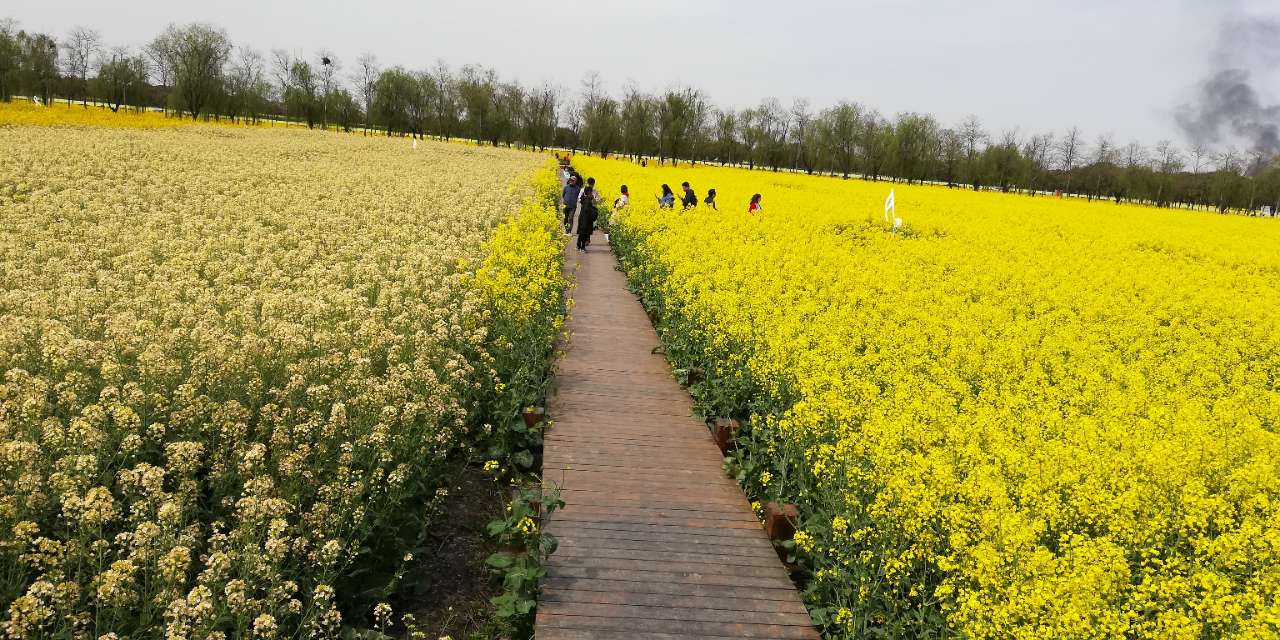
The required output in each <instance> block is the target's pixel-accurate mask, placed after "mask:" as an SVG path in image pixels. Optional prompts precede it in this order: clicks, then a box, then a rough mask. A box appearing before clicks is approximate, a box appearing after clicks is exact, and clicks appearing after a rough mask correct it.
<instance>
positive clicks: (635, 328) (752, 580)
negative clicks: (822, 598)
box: [535, 234, 818, 640]
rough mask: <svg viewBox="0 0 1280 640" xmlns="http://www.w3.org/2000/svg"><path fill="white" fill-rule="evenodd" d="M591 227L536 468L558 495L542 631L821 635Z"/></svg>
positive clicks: (570, 257) (562, 634) (635, 638)
mask: <svg viewBox="0 0 1280 640" xmlns="http://www.w3.org/2000/svg"><path fill="white" fill-rule="evenodd" d="M603 240H604V238H603V236H602V234H596V237H595V239H594V241H595V242H596V243H597V244H596V246H594V247H592V249H591V251H590V252H588V253H587V254H585V255H584V254H580V253H578V252H577V251H576V250H574V248H573V247H572V245H571V246H570V247H569V248H568V249H567V250H566V256H567V259H566V262H567V263H568V266H569V267H570V268H572V267H573V266H574V265H577V266H578V267H579V268H578V270H577V288H576V289H575V290H574V291H573V298H574V304H575V306H574V308H573V310H572V312H571V315H572V316H573V318H572V321H571V322H570V323H569V328H570V330H571V331H572V337H571V339H570V342H569V344H568V345H566V347H567V351H568V353H567V356H566V357H565V358H564V359H562V360H561V361H560V362H559V363H558V364H557V368H556V376H555V381H554V384H553V390H552V393H551V396H550V397H549V398H548V402H547V414H548V417H549V418H550V419H552V420H554V426H553V427H552V428H551V429H550V430H549V431H548V433H547V436H546V445H545V449H544V461H543V475H544V477H545V479H546V482H547V483H548V484H554V485H557V486H559V487H561V490H562V494H561V495H562V497H563V499H564V501H565V503H566V506H565V508H564V509H563V510H562V511H558V512H556V513H555V514H553V515H552V516H551V519H550V522H548V523H547V525H546V527H547V529H546V530H547V531H549V532H551V533H553V534H555V535H556V536H557V537H559V539H560V548H559V550H558V551H557V552H556V553H555V554H554V555H553V556H551V559H550V561H549V562H548V565H547V578H546V579H545V581H544V583H543V589H542V595H541V597H540V598H539V601H538V615H537V622H536V628H535V636H536V638H537V639H538V640H585V639H588V638H592V639H594V638H607V639H619V640H621V639H622V638H627V639H629V640H681V639H684V638H815V639H816V638H817V637H818V634H817V632H816V631H815V630H814V629H813V627H812V625H811V623H810V620H809V615H808V613H807V612H806V611H805V608H804V605H803V604H802V603H801V600H800V597H799V595H798V594H797V593H796V590H795V588H794V587H793V585H792V583H791V580H790V578H789V577H788V576H787V573H786V571H785V570H784V569H783V567H782V564H781V563H780V562H779V560H778V557H777V555H776V554H775V553H774V551H773V547H772V546H771V545H770V543H769V540H768V538H767V537H766V536H765V534H764V531H763V529H762V528H761V526H760V523H759V521H758V520H756V518H755V516H754V515H753V514H752V512H751V507H750V505H749V504H748V503H747V500H746V498H745V497H744V496H743V494H742V491H741V489H739V487H738V486H737V484H735V483H734V482H733V481H732V480H730V479H729V478H727V477H725V475H724V472H723V471H722V470H721V461H722V458H721V456H720V451H719V449H717V447H716V445H715V442H714V441H713V440H712V438H711V435H710V433H709V432H708V430H707V428H706V426H705V425H704V424H703V423H702V422H700V421H699V420H697V419H695V418H693V417H692V401H691V399H690V398H689V395H688V394H687V393H686V392H685V391H684V390H683V389H681V388H680V386H679V385H678V384H676V382H675V381H674V380H673V379H672V376H671V370H670V368H669V367H668V365H667V362H666V360H665V359H664V358H663V356H661V355H658V354H655V353H654V350H655V348H656V347H657V346H658V338H657V335H656V334H655V333H654V330H653V327H652V326H651V325H650V323H649V320H648V317H647V316H646V315H645V312H644V310H643V309H642V308H641V306H640V303H639V302H638V301H637V300H636V299H635V297H634V296H633V295H631V293H630V292H629V291H628V290H627V286H626V280H625V278H624V276H623V275H622V274H621V273H620V272H619V271H617V270H616V269H615V266H616V265H617V262H616V261H615V260H614V258H613V256H612V254H611V253H610V252H609V250H608V247H607V245H605V244H604V242H603Z"/></svg>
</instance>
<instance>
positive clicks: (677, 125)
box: [0, 20, 1280, 212]
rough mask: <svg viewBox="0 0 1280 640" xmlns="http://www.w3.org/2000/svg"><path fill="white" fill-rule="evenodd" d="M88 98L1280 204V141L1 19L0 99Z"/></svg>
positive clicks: (694, 155)
mask: <svg viewBox="0 0 1280 640" xmlns="http://www.w3.org/2000/svg"><path fill="white" fill-rule="evenodd" d="M15 95H17V96H31V97H33V98H34V99H38V100H40V101H41V102H43V103H44V104H51V103H52V101H53V99H55V98H61V99H66V100H72V101H80V102H82V103H84V104H85V105H86V106H87V105H88V102H89V101H90V100H92V101H94V102H95V103H98V104H101V105H105V106H106V107H109V108H111V109H112V110H117V109H120V108H122V107H124V108H144V107H153V108H162V109H165V110H168V111H171V112H172V113H173V114H174V115H175V117H191V118H231V119H233V120H239V119H245V120H250V121H253V120H258V119H260V118H264V117H271V118H287V119H290V120H294V121H297V122H301V123H305V124H306V125H307V126H310V127H324V128H337V129H341V130H345V131H356V130H360V131H364V132H366V133H368V132H369V130H371V129H373V130H377V131H380V132H383V133H386V134H387V135H393V134H394V135H412V136H434V137H440V138H444V139H449V138H454V137H465V138H470V139H474V140H478V141H480V142H483V143H488V144H493V145H508V146H523V147H533V148H541V149H545V148H547V147H553V146H554V147H562V148H566V149H572V150H574V151H585V152H588V153H593V154H599V155H625V156H631V157H633V158H640V157H647V158H653V159H656V160H657V161H658V162H666V161H672V162H677V161H696V162H710V163H720V164H728V165H740V166H746V167H749V168H753V169H755V168H767V169H770V170H793V171H804V172H809V173H829V174H834V175H842V176H860V177H865V178H867V179H871V180H879V179H891V180H901V181H907V182H916V181H931V182H938V183H945V184H949V185H953V186H957V187H960V186H963V187H966V188H975V189H977V188H987V189H997V190H1001V191H1025V192H1030V193H1033V194H1034V193H1037V192H1054V191H1062V192H1067V193H1073V194H1079V195H1083V196H1085V197H1089V198H1106V199H1115V200H1116V201H1134V202H1144V203H1149V204H1154V205H1157V206H1183V207H1197V208H1207V209H1217V210H1219V211H1228V210H1239V211H1250V212H1252V211H1257V210H1258V209H1259V208H1260V207H1262V206H1266V205H1269V206H1271V207H1272V208H1273V209H1280V158H1278V157H1277V156H1276V153H1275V150H1267V149H1254V150H1248V151H1240V150H1238V149H1236V148H1224V149H1210V148H1208V147H1207V146H1205V145H1201V144H1196V145H1190V146H1188V147H1187V148H1178V147H1177V146H1175V145H1174V144H1173V143H1171V142H1167V141H1165V142H1160V143H1159V144H1157V145H1156V146H1155V147H1153V148H1147V147H1145V146H1143V145H1142V144H1140V143H1137V142H1131V143H1128V144H1123V145H1122V144H1117V143H1116V142H1115V141H1114V140H1113V139H1112V138H1111V137H1109V136H1099V137H1097V138H1096V139H1094V140H1092V141H1090V140H1087V139H1086V137H1085V136H1084V134H1082V133H1081V131H1080V130H1079V129H1077V128H1074V127H1073V128H1071V129H1069V130H1067V131H1065V132H1063V133H1058V134H1055V133H1040V134H1031V135H1025V134H1022V133H1020V132H1018V131H1016V130H1013V131H1005V132H1003V133H1001V134H998V135H993V134H992V133H990V132H988V131H987V130H985V129H984V128H983V126H982V123H981V121H980V120H979V119H978V118H976V117H970V118H968V119H966V120H965V121H964V122H961V123H959V124H958V125H956V126H954V127H946V126H943V125H942V124H941V123H940V122H939V121H938V120H937V119H936V118H934V117H933V116H931V115H928V114H920V113H899V114H896V115H894V116H891V117H890V116H885V115H882V114H881V113H879V112H878V111H876V110H875V109H874V108H871V107H868V106H866V105H863V104H859V103H856V102H841V103H839V104H836V105H833V106H830V107H828V108H825V109H813V108H811V107H810V105H809V103H808V102H807V101H806V100H797V101H795V102H794V103H793V104H792V105H791V106H789V107H788V106H784V105H783V104H782V103H780V102H779V101H778V100H775V99H766V100H764V101H763V102H762V103H761V104H760V105H758V106H755V107H751V108H746V109H741V110H735V109H728V108H717V107H716V106H714V105H713V104H712V103H711V102H710V101H709V100H708V99H707V97H706V96H705V95H704V94H703V93H702V92H701V91H699V90H698V89H696V88H692V87H674V88H670V89H667V90H664V91H661V92H657V93H651V92H646V91H643V90H641V89H640V88H637V87H635V86H630V85H629V86H627V87H625V88H624V89H623V90H622V91H621V93H620V94H616V95H615V94H611V93H610V92H608V91H607V90H606V88H605V86H604V83H603V81H602V79H601V77H600V76H599V75H598V74H595V73H588V74H587V75H586V76H585V78H584V80H583V83H582V87H581V89H580V90H579V91H577V92H572V93H571V92H567V91H564V90H563V89H560V88H558V87H555V86H553V85H548V84H543V85H540V86H536V87H533V86H524V85H521V84H520V83H519V82H517V81H504V80H502V79H500V78H499V77H498V75H497V73H496V72H495V71H494V70H492V69H488V68H485V67H481V66H476V65H467V66H464V67H462V68H461V69H458V70H456V71H455V70H453V69H451V68H450V67H449V66H447V65H446V64H444V63H442V62H441V63H437V64H436V65H434V66H433V67H430V68H427V69H421V70H410V69H405V68H404V67H400V66H395V67H389V68H381V67H379V65H378V64H377V61H376V58H374V56H373V55H371V54H365V55H363V56H361V57H359V58H358V59H357V60H356V61H355V63H354V64H351V65H343V64H342V63H341V61H340V60H339V59H338V57H337V56H336V55H334V54H333V53H331V52H328V51H326V50H323V49H322V50H319V51H317V52H316V53H315V54H314V55H312V56H310V57H306V56H302V55H299V54H295V53H290V52H287V51H282V50H276V51H272V52H271V53H270V54H263V53H262V52H260V51H257V50H255V49H252V48H250V47H244V46H239V47H237V46H234V45H233V44H232V42H231V40H230V38H229V37H228V35H227V33H226V31H224V30H222V29H220V28H217V27H214V26H211V25H207V24H190V25H186V26H176V25H171V26H169V27H168V28H166V29H165V30H164V31H163V32H161V33H160V34H159V35H157V36H156V37H155V38H154V39H153V40H152V41H151V42H149V43H147V44H146V45H145V46H143V47H142V48H141V49H130V48H127V47H110V48H108V47H106V46H104V43H103V39H102V37H101V36H100V35H99V34H98V32H96V31H94V30H92V29H86V28H83V27H77V28H75V29H73V30H72V31H71V32H70V33H69V34H66V36H65V37H62V38H57V37H55V36H53V35H49V34H44V33H29V32H26V31H23V30H21V29H20V28H19V27H18V25H17V24H16V23H15V22H13V21H12V20H10V21H3V22H0V99H3V100H9V99H11V97H12V96H15Z"/></svg>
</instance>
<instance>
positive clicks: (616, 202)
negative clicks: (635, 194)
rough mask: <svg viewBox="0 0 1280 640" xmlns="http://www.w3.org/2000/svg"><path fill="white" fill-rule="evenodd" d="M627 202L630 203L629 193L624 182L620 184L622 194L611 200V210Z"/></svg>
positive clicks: (621, 206)
mask: <svg viewBox="0 0 1280 640" xmlns="http://www.w3.org/2000/svg"><path fill="white" fill-rule="evenodd" d="M628 204H631V195H630V194H629V193H627V185H625V184H624V185H622V195H620V196H618V199H617V200H614V201H613V210H614V211H617V210H618V209H621V208H623V207H625V206H627V205H628Z"/></svg>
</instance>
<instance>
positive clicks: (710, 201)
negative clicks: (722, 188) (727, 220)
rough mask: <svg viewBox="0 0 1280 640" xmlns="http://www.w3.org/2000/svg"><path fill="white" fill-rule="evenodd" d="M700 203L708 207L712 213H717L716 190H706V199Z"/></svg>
mask: <svg viewBox="0 0 1280 640" xmlns="http://www.w3.org/2000/svg"><path fill="white" fill-rule="evenodd" d="M702 203H703V204H705V205H707V206H708V207H710V208H711V210H712V211H719V209H717V208H716V190H715V189H707V199H706V200H703V201H702Z"/></svg>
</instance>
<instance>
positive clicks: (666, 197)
mask: <svg viewBox="0 0 1280 640" xmlns="http://www.w3.org/2000/svg"><path fill="white" fill-rule="evenodd" d="M675 206H676V194H675V192H674V191H672V190H671V187H668V186H667V185H665V184H664V185H662V195H661V196H658V208H659V209H673V208H675Z"/></svg>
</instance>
